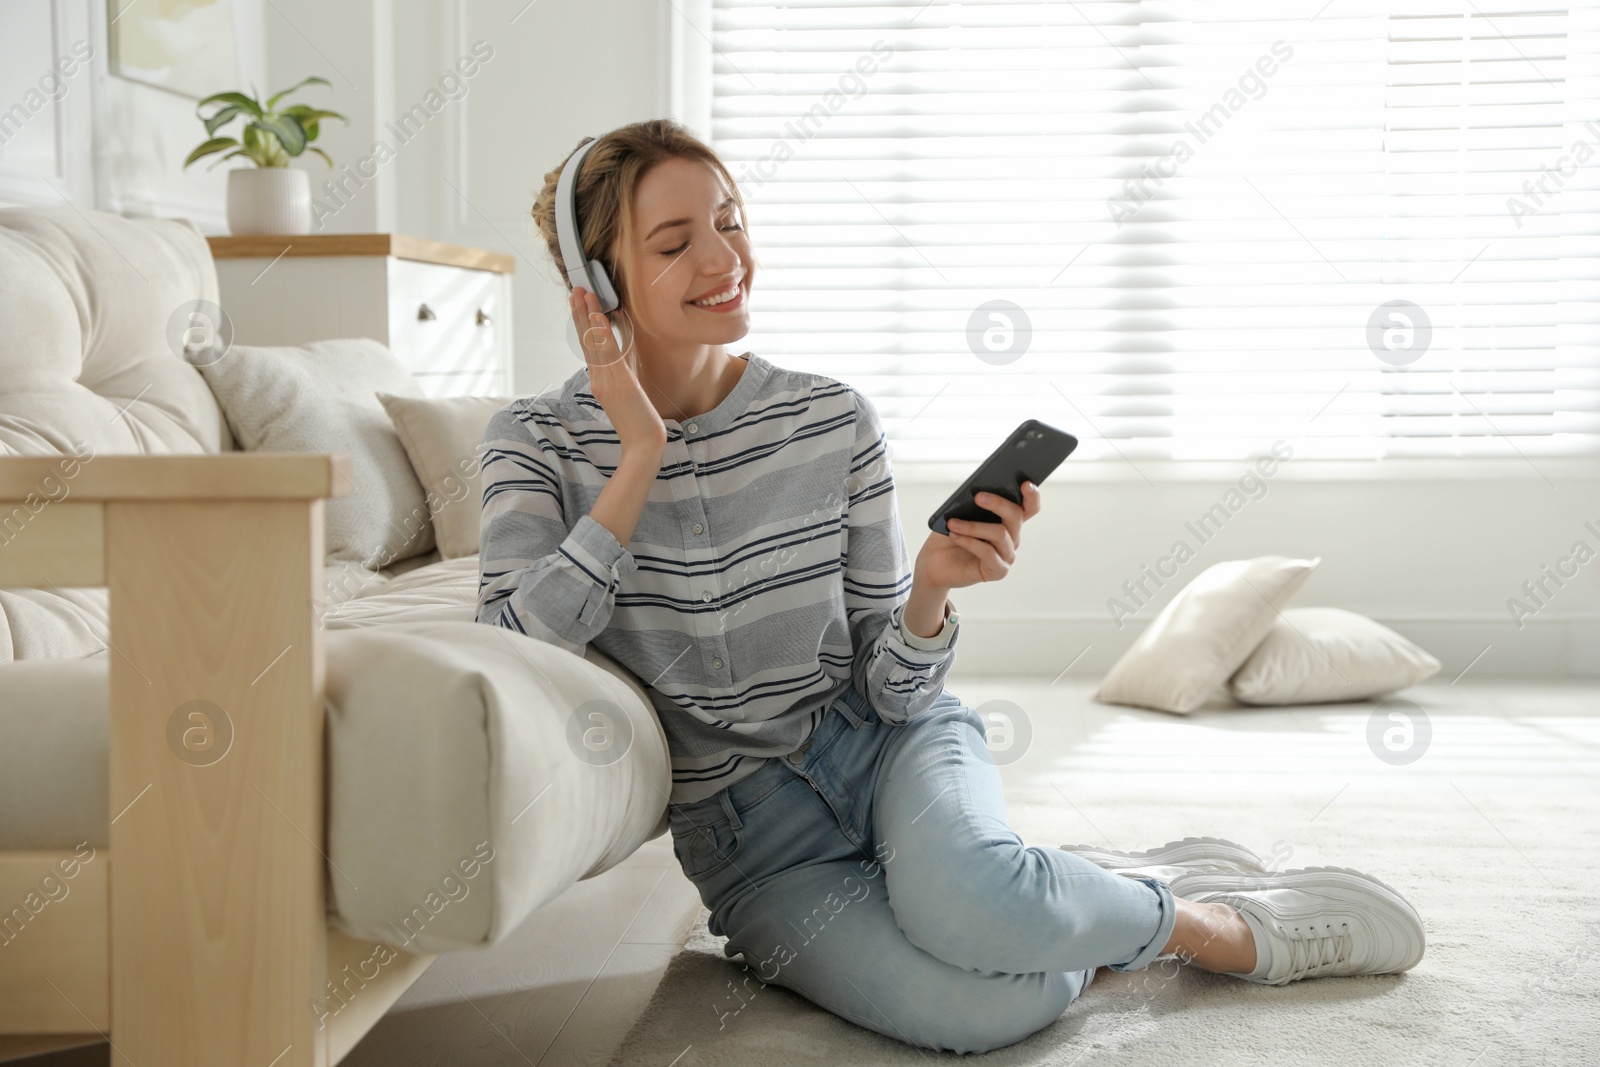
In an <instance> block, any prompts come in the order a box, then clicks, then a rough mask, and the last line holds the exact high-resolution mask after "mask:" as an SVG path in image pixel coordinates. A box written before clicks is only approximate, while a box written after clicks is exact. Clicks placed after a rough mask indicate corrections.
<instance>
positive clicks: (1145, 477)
mask: <svg viewBox="0 0 1600 1067" xmlns="http://www.w3.org/2000/svg"><path fill="white" fill-rule="evenodd" d="M1267 458H1269V459H1272V460H1273V461H1275V463H1276V466H1273V467H1270V468H1268V469H1269V470H1270V471H1271V472H1272V473H1271V477H1272V479H1273V481H1286V480H1287V481H1309V482H1373V481H1399V482H1406V481H1412V482H1438V481H1513V482H1522V481H1535V482H1537V481H1548V482H1551V483H1554V484H1560V483H1562V482H1570V481H1595V480H1600V457H1595V456H1557V457H1542V458H1541V457H1531V458H1530V460H1524V459H1515V458H1513V459H1383V460H1332V459H1324V460H1317V459H1288V460H1278V459H1277V458H1276V457H1274V456H1268V457H1267ZM1254 463H1255V460H1250V459H1239V460H1223V461H1211V460H1207V461H1201V460H1170V459H1134V460H1122V459H1104V460H1085V461H1082V462H1075V461H1073V460H1072V459H1070V458H1069V459H1068V460H1067V461H1066V463H1064V464H1062V466H1061V467H1060V468H1059V469H1058V471H1057V476H1058V477H1059V476H1060V475H1061V474H1062V473H1069V474H1070V476H1071V477H1072V478H1073V480H1075V481H1080V482H1144V481H1149V482H1155V483H1166V484H1173V483H1196V482H1200V483H1204V482H1234V481H1238V480H1239V478H1241V477H1243V476H1244V475H1245V474H1246V473H1249V472H1251V471H1253V470H1254ZM976 466H977V464H976V463H949V462H935V461H930V460H906V461H897V462H896V463H895V465H894V477H895V481H896V482H897V483H900V484H905V485H931V484H938V485H949V486H956V485H959V484H961V482H962V481H963V480H965V479H966V477H967V475H969V474H971V473H972V471H973V468H974V467H976Z"/></svg>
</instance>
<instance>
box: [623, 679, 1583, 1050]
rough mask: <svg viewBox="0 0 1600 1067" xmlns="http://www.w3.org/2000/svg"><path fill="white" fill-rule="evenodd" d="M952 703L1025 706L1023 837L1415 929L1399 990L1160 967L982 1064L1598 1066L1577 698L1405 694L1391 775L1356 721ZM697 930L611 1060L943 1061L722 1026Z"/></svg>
mask: <svg viewBox="0 0 1600 1067" xmlns="http://www.w3.org/2000/svg"><path fill="white" fill-rule="evenodd" d="M952 688H955V687H952ZM956 692H958V693H959V694H960V695H961V696H962V697H963V699H965V700H966V701H967V703H969V704H971V705H973V706H975V707H980V710H982V709H981V702H982V701H987V700H991V699H996V698H1004V699H1008V700H1011V701H1014V702H1015V703H1016V704H1018V705H1019V706H1021V707H1023V708H1025V709H1028V713H1029V715H1030V717H1031V720H1032V726H1033V732H1034V738H1033V742H1032V745H1031V748H1030V750H1029V751H1028V752H1027V754H1026V755H1025V756H1024V758H1023V759H1022V760H1019V761H1017V763H1016V764H1014V765H1012V766H1010V767H1007V768H1006V785H1007V797H1008V804H1009V813H1010V817H1011V821H1012V824H1013V825H1014V826H1015V827H1016V828H1017V830H1018V832H1019V833H1021V834H1022V836H1023V838H1024V839H1025V840H1027V841H1028V842H1029V843H1030V844H1062V843H1066V842H1079V841H1093V842H1102V843H1109V844H1112V845H1113V846H1114V847H1119V848H1145V847H1149V846H1151V845H1154V844H1159V843H1160V842H1162V841H1165V840H1168V839H1169V838H1174V837H1182V836H1185V835H1188V834H1206V833H1209V834H1216V835H1220V836H1225V837H1230V838H1232V839H1234V840H1237V841H1240V842H1242V843H1244V844H1246V845H1249V846H1250V847H1252V848H1254V849H1255V850H1256V851H1257V852H1259V853H1260V854H1261V855H1262V856H1263V858H1264V859H1266V861H1267V863H1268V865H1269V866H1273V867H1278V868H1288V867H1304V866H1314V865H1335V866H1348V867H1354V868H1356V869H1358V870H1365V871H1368V872H1370V873H1372V874H1374V875H1376V876H1377V877H1380V878H1382V879H1384V880H1385V881H1387V882H1389V883H1390V884H1391V885H1393V886H1395V887H1396V888H1397V889H1399V890H1400V891H1401V892H1402V893H1404V894H1405V895H1406V896H1407V898H1408V899H1410V900H1411V902H1412V903H1413V904H1414V905H1415V906H1416V907H1417V909H1418V911H1419V912H1420V913H1421V914H1422V916H1423V920H1424V922H1425V924H1426V928H1427V934H1428V949H1427V954H1426V956H1425V957H1424V959H1423V961H1422V962H1421V963H1420V964H1419V965H1418V966H1417V967H1416V968H1414V969H1413V970H1411V971H1409V972H1407V973H1405V974H1403V975H1388V976H1378V977H1354V978H1333V979H1313V980H1307V981H1302V982H1297V983H1293V984H1291V985H1288V986H1282V987H1266V986H1257V985H1253V984H1251V983H1247V982H1242V981H1239V980H1236V979H1230V978H1224V977H1220V976H1215V975H1210V974H1206V973H1204V972H1201V971H1197V970H1194V969H1191V968H1179V969H1177V971H1176V973H1175V974H1173V975H1171V976H1170V977H1165V978H1163V977H1160V975H1162V974H1165V973H1167V972H1168V971H1170V970H1172V965H1171V964H1159V965H1157V966H1158V967H1160V968H1163V970H1162V971H1160V972H1157V971H1156V969H1155V968H1151V969H1150V971H1148V972H1144V973H1143V974H1133V973H1130V974H1115V973H1112V972H1105V971H1102V973H1101V974H1100V976H1099V977H1097V978H1096V980H1095V982H1094V984H1093V985H1091V986H1090V988H1089V990H1088V991H1087V992H1086V993H1085V994H1084V995H1083V996H1082V997H1080V998H1079V999H1078V1000H1077V1001H1075V1002H1074V1003H1073V1004H1072V1005H1070V1006H1069V1007H1068V1009H1067V1011H1066V1012H1065V1013H1063V1015H1062V1016H1061V1017H1060V1018H1059V1019H1058V1020H1057V1021H1056V1022H1054V1023H1053V1024H1051V1025H1050V1026H1048V1027H1046V1028H1045V1029H1043V1030H1041V1031H1039V1032H1037V1033H1035V1034H1034V1035H1032V1036H1031V1037H1029V1038H1027V1039H1025V1040H1024V1041H1022V1042H1019V1043H1017V1044H1015V1045H1012V1046H1009V1047H1007V1048H1004V1049H999V1050H996V1051H994V1052H991V1053H988V1054H986V1055H985V1056H983V1059H984V1061H985V1062H986V1063H990V1062H992V1063H995V1064H1060V1065H1068V1064H1078V1065H1090V1064H1140V1065H1147V1064H1228V1065H1236V1064H1238V1065H1246V1064H1274V1065H1279V1064H1360V1065H1363V1067H1367V1065H1373V1067H1376V1065H1388V1064H1402V1065H1404V1064H1439V1065H1452V1067H1491V1065H1498V1064H1529V1065H1533V1064H1591V1065H1592V1064H1600V891H1597V873H1600V862H1597V858H1600V786H1597V784H1596V783H1597V781H1600V714H1597V713H1600V699H1597V691H1596V689H1595V687H1593V686H1588V687H1584V686H1544V687H1530V686H1526V685H1521V684H1515V683H1500V684H1496V683H1489V684H1484V685H1479V686H1477V687H1468V686H1465V685H1463V686H1461V687H1458V688H1450V687H1449V686H1445V685H1436V686H1427V687H1422V688H1419V689H1417V690H1413V691H1411V692H1410V693H1408V694H1407V695H1408V696H1409V697H1411V698H1412V699H1414V700H1415V701H1416V703H1417V704H1418V705H1419V706H1420V707H1422V708H1424V709H1425V710H1426V713H1427V714H1428V716H1429V718H1430V722H1431V726H1432V730H1433V736H1432V740H1431V742H1430V747H1429V749H1428V751H1427V752H1426V753H1425V755H1424V756H1423V757H1422V758H1421V759H1419V760H1417V761H1416V762H1414V763H1412V764H1409V765H1406V766H1395V765H1392V764H1390V763H1387V762H1385V761H1383V760H1380V759H1378V758H1377V757H1376V756H1375V755H1374V753H1373V752H1372V751H1371V749H1370V748H1369V747H1368V744H1367V740H1366V730H1367V725H1368V718H1369V716H1370V715H1371V713H1372V711H1373V708H1372V706H1370V705H1335V706H1328V707H1319V708H1307V709H1299V710H1297V711H1293V712H1289V711H1245V710H1234V709H1221V708H1217V709H1213V710H1209V711H1207V712H1205V713H1203V714H1199V715H1196V716H1194V717H1191V718H1189V719H1174V718H1172V717H1168V716H1165V715H1161V714H1159V713H1154V712H1150V713H1143V712H1135V711H1118V710H1115V709H1109V708H1102V707H1100V706H1098V705H1094V704H1092V703H1089V702H1088V701H1087V700H1086V699H1084V690H1083V689H1082V688H1081V687H1065V686H1057V687H1055V688H1054V689H1050V688H1048V687H1046V686H1043V685H1034V686H1025V685H1017V684H1009V685H1005V684H998V683H996V684H984V682H983V681H982V680H975V681H972V682H968V683H967V688H965V689H960V688H957V689H956ZM704 918H705V916H704V914H702V916H701V921H700V923H699V925H698V926H697V928H696V929H695V931H694V933H693V934H692V935H691V937H690V939H689V942H688V944H687V946H686V947H685V948H684V950H683V951H682V952H681V953H680V954H679V955H678V956H677V957H676V958H675V959H674V960H673V961H672V963H671V965H670V966H669V968H668V970H667V973H666V975H665V977H664V978H663V980H662V982H661V984H660V986H659V987H658V989H657V991H656V993H655V996H654V998H653V999H652V1000H651V1002H650V1004H649V1005H648V1007H647V1008H646V1009H645V1011H644V1013H643V1014H642V1015H641V1016H640V1017H639V1019H638V1020H637V1022H636V1023H635V1025H634V1027H633V1029H632V1031H631V1032H630V1033H629V1034H628V1036H627V1038H626V1039H625V1041H624V1043H623V1045H622V1047H621V1049H620V1050H619V1051H618V1053H617V1055H616V1057H615V1058H614V1059H613V1060H612V1062H613V1063H614V1064H618V1065H633V1064H652V1065H657V1067H668V1065H671V1067H696V1065H702V1067H703V1065H735V1064H737V1065H746V1064H762V1065H763V1067H767V1065H770V1067H781V1065H787V1064H829V1065H833V1064H861V1063H872V1064H878V1063H882V1064H900V1063H904V1064H917V1063H926V1062H928V1061H929V1060H935V1059H940V1058H947V1059H954V1056H953V1054H949V1053H933V1052H929V1051H927V1050H923V1049H917V1048H913V1047H911V1046H908V1045H904V1044H901V1043H899V1042H897V1041H894V1040H892V1039H889V1038H886V1037H883V1036H881V1035H879V1034H876V1033H874V1032H872V1031H869V1030H865V1029H862V1028H860V1027H857V1026H855V1025H853V1024H851V1023H848V1022H846V1021H844V1020H842V1019H839V1018H837V1017H835V1016H833V1015H831V1014H830V1013H828V1012H826V1011H823V1010H822V1009H820V1008H817V1007H815V1006H814V1005H812V1004H810V1003H809V1002H808V1001H806V1000H805V999H804V998H802V997H799V996H798V995H796V994H794V993H791V992H790V991H788V990H786V989H783V988H781V987H778V986H759V987H756V988H757V994H756V995H755V996H753V997H751V998H750V1000H749V1003H748V1004H747V1005H746V1006H745V1007H744V1008H743V1009H742V1010H740V1011H739V1012H738V1013H737V1014H735V1015H732V1016H730V1017H729V1018H728V1019H727V1020H726V1025H725V1026H722V1025H720V1023H719V1019H720V1014H721V1013H722V1012H723V1011H726V1010H727V1006H728V1005H729V1004H730V1003H733V1001H732V1000H731V996H732V991H731V988H730V986H729V984H728V983H729V982H730V981H734V980H742V979H743V978H744V976H745V972H744V970H743V968H742V967H741V965H740V962H739V961H738V960H737V959H733V960H730V959H727V958H725V957H724V956H723V955H722V951H721V950H722V943H723V941H722V939H721V938H716V937H713V936H711V935H710V933H709V932H708V931H707V930H706V928H705V923H704ZM1148 974H1155V975H1156V977H1152V978H1150V979H1149V980H1147V979H1146V977H1145V975H1148Z"/></svg>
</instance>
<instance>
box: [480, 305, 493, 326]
mask: <svg viewBox="0 0 1600 1067" xmlns="http://www.w3.org/2000/svg"><path fill="white" fill-rule="evenodd" d="M489 322H490V319H489V313H488V312H487V311H485V310H483V309H482V308H479V309H478V325H479V326H487V325H488V324H489Z"/></svg>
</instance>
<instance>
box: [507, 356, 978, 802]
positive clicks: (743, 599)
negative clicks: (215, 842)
mask: <svg viewBox="0 0 1600 1067" xmlns="http://www.w3.org/2000/svg"><path fill="white" fill-rule="evenodd" d="M744 359H745V363H746V366H745V368H744V372H743V374H742V375H741V376H740V378H739V381H738V382H737V384H735V386H734V388H733V390H732V392H730V393H729V394H728V395H727V397H726V398H724V399H723V401H722V402H721V403H720V404H718V405H717V406H716V407H715V408H713V409H711V410H710V411H708V412H706V413H705V414H703V415H697V416H695V417H693V418H689V419H685V420H682V421H679V420H676V419H664V420H663V421H664V422H665V423H666V427H667V444H666V450H665V452H664V453H663V456H662V461H661V470H660V473H659V474H658V475H657V476H656V480H655V483H654V484H653V485H652V486H651V488H650V493H649V496H648V498H647V500H646V502H645V505H644V510H643V513H642V514H641V515H640V518H639V521H638V524H637V525H636V526H635V528H634V531H633V536H632V538H631V539H630V540H629V542H628V544H627V546H626V547H624V546H623V545H621V544H619V543H618V542H617V539H616V538H615V537H614V536H612V534H611V533H610V531H608V530H607V529H606V528H605V527H604V526H602V525H600V523H598V522H596V521H595V519H594V518H593V517H592V516H591V515H590V514H589V512H590V510H591V509H592V508H593V506H594V503H595V499H596V498H597V497H598V496H599V495H600V490H601V489H602V488H604V486H605V484H606V481H607V479H608V478H609V477H610V475H611V473H612V472H613V471H615V470H616V468H617V463H618V461H619V458H620V454H621V450H620V444H619V442H618V439H617V434H616V431H615V430H614V429H613V428H612V425H611V421H610V419H609V418H607V416H606V414H605V412H604V410H603V409H602V408H601V406H600V403H599V401H597V400H596V399H595V398H594V396H593V394H591V393H590V392H589V372H588V369H587V368H584V369H581V370H578V371H577V372H575V373H574V374H573V375H572V377H570V378H568V379H567V381H566V382H565V383H564V384H563V385H562V386H561V387H560V388H559V389H552V390H549V391H547V392H545V393H544V394H541V395H539V396H534V397H523V398H520V399H518V400H515V401H513V402H512V403H511V404H509V405H507V406H506V407H504V408H502V409H500V410H499V411H498V412H496V413H495V415H494V417H493V418H492V419H491V420H490V421H489V425H488V427H487V429H486V430H485V432H484V453H483V516H482V523H481V527H480V535H481V544H480V555H479V583H478V613H477V618H478V621H479V622H482V623H488V624H491V625H497V626H505V627H509V628H511V629H514V630H517V631H519V632H521V633H524V634H527V635H529V636H531V637H535V638H538V639H539V640H542V641H548V642H550V643H552V644H556V645H560V646H561V647H563V648H565V649H567V650H568V651H571V652H574V653H576V654H578V655H582V654H583V650H584V646H585V645H587V644H589V643H590V642H593V643H594V645H595V647H596V648H598V649H599V650H600V651H601V652H604V653H605V654H606V655H608V656H610V657H611V658H612V659H614V660H615V661H616V662H617V663H619V664H621V665H622V666H623V667H625V668H627V669H628V670H629V671H630V672H632V673H633V675H634V676H635V677H636V678H637V679H638V680H639V681H640V682H641V683H642V684H643V685H644V687H645V691H646V692H647V693H648V694H649V696H650V699H651V702H652V703H653V704H654V706H655V709H656V713H657V715H658V717H659V719H660V721H661V725H662V728H663V730H664V731H665V733H666V736H667V742H668V749H669V751H670V754H671V757H672V795H671V800H672V802H673V803H680V804H681V803H690V802H693V801H696V800H700V799H703V798H705V797H708V796H711V795H713V794H714V793H716V792H717V791H718V790H720V789H723V788H724V787H726V786H729V785H732V784H733V783H734V782H737V781H739V780H740V779H742V778H744V777H746V776H747V775H750V774H753V773H754V772H755V771H756V770H758V769H759V768H760V766H761V765H762V764H763V763H764V762H766V760H768V759H771V758H775V757H781V756H785V755H787V754H789V753H790V752H793V751H794V750H796V749H797V748H799V747H800V745H801V744H802V743H803V742H804V741H805V739H806V737H807V736H808V735H809V734H810V733H811V731H812V730H813V729H815V728H816V727H817V725H818V723H820V722H821V720H822V717H823V714H824V713H825V712H826V710H827V708H828V706H829V704H831V703H832V702H833V700H834V699H835V698H836V697H837V696H838V695H839V694H840V693H842V692H843V691H844V689H845V688H846V687H847V686H849V685H850V684H851V683H852V681H853V682H854V683H855V685H856V687H857V688H858V689H859V690H860V691H861V693H862V694H863V695H865V696H866V697H867V699H868V700H869V701H871V703H872V706H873V707H874V708H876V709H877V711H878V714H879V716H880V717H881V718H882V719H883V721H884V722H886V723H890V724H893V725H903V724H905V723H906V722H907V721H909V720H910V719H912V718H914V717H916V716H917V715H918V714H920V713H922V712H924V711H926V710H927V709H928V708H929V707H930V706H931V705H932V704H933V702H934V701H935V700H936V699H937V698H938V697H939V694H940V692H941V691H942V689H943V687H944V678H945V675H946V674H947V673H948V671H949V669H950V666H951V664H952V662H953V661H954V659H955V639H956V635H957V632H958V630H959V625H960V624H959V622H958V621H957V620H955V619H950V620H947V621H946V623H945V625H944V628H943V629H942V630H941V631H940V632H939V634H937V635H935V636H934V637H931V638H924V637H920V636H918V635H916V634H913V633H910V632H909V631H907V630H905V629H904V628H903V626H902V623H901V614H902V612H903V611H904V607H905V602H906V599H907V598H908V597H909V595H910V592H911V567H910V563H909V560H908V558H907V553H906V548H905V542H904V539H903V536H902V533H901V529H900V519H899V515H898V512H897V510H896V505H895V495H894V478H893V473H892V470H891V464H890V459H891V456H890V451H889V447H888V444H887V441H886V440H885V438H884V433H883V426H882V424H881V422H880V421H879V418H878V413H877V411H876V409H875V408H874V407H873V405H872V403H871V402H870V401H869V400H868V399H867V398H866V397H865V396H863V395H861V394H860V393H859V392H857V391H856V390H855V389H854V388H852V387H851V386H848V385H845V384H844V383H842V382H839V381H837V380H835V379H832V378H827V377H824V376H822V375H818V374H807V373H802V372H799V371H792V370H787V369H784V368H782V367H777V366H774V365H773V364H771V363H768V362H767V361H766V360H764V359H762V358H761V357H760V356H758V355H756V354H754V353H747V354H746V356H745V357H744Z"/></svg>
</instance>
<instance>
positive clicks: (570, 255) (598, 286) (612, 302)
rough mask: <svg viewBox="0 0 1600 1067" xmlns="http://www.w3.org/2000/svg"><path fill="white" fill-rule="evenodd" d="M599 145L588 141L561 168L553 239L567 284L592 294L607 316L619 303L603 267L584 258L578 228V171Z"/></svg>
mask: <svg viewBox="0 0 1600 1067" xmlns="http://www.w3.org/2000/svg"><path fill="white" fill-rule="evenodd" d="M599 143H600V140H599V138H596V137H591V138H589V139H588V140H587V141H585V142H584V143H583V144H582V145H581V146H579V148H578V150H577V151H576V152H573V153H572V155H571V156H570V157H569V158H568V159H567V162H566V165H565V166H563V167H562V168H561V177H560V178H559V179H557V181H556V236H557V239H558V241H559V243H560V245H561V262H562V263H563V264H565V265H566V268H567V281H568V282H569V283H571V284H572V285H573V286H579V285H581V286H583V287H584V288H585V289H587V290H589V291H590V292H592V293H593V294H594V295H595V298H596V299H597V300H599V301H600V310H601V311H605V312H611V311H615V310H616V309H617V307H618V305H619V304H620V303H621V302H620V301H619V300H618V299H617V291H616V289H615V288H614V287H613V286H612V284H611V276H610V275H608V274H607V273H606V268H605V264H604V263H600V262H597V261H594V260H589V259H585V258H584V255H583V237H582V233H581V231H580V230H579V228H578V204H577V185H578V171H579V169H580V168H581V167H582V166H583V159H584V157H585V156H587V155H588V154H589V150H590V149H591V148H593V147H594V146H595V145H597V144H599Z"/></svg>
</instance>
